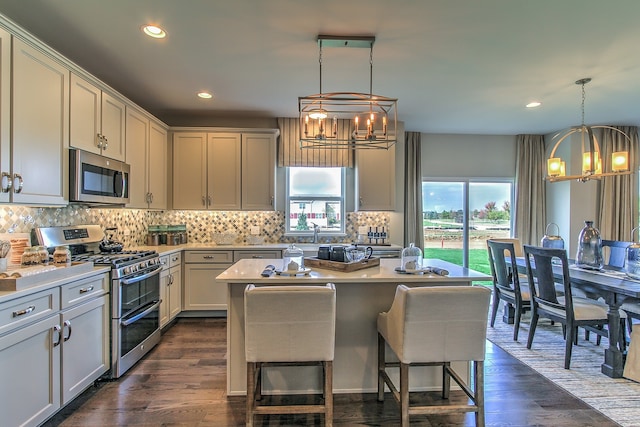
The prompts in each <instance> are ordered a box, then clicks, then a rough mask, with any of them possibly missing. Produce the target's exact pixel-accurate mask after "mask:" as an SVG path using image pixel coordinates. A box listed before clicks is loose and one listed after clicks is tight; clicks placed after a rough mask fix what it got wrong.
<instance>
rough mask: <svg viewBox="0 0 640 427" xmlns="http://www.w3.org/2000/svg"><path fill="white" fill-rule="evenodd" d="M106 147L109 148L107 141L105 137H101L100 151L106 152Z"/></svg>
mask: <svg viewBox="0 0 640 427" xmlns="http://www.w3.org/2000/svg"><path fill="white" fill-rule="evenodd" d="M108 146H109V140H108V139H107V137H106V136H104V135H102V149H103V150H106V149H107V147H108Z"/></svg>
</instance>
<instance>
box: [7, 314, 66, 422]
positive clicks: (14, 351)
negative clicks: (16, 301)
mask: <svg viewBox="0 0 640 427" xmlns="http://www.w3.org/2000/svg"><path fill="white" fill-rule="evenodd" d="M59 326H60V315H59V314H55V315H53V316H50V317H47V318H45V319H43V320H41V321H39V322H36V323H34V324H31V325H29V326H27V327H24V328H21V329H19V330H17V331H15V332H12V333H9V334H6V335H3V336H2V337H0V378H2V381H0V413H1V414H2V423H1V424H2V425H6V426H37V425H40V424H41V423H42V422H43V421H44V420H46V419H47V418H49V417H50V416H51V415H53V414H54V413H55V412H57V411H58V409H59V408H60V353H61V351H60V349H61V345H60V343H61V340H62V336H61V335H60V332H58V329H59ZM56 328H57V329H56Z"/></svg>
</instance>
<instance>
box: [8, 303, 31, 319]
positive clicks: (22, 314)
mask: <svg viewBox="0 0 640 427" xmlns="http://www.w3.org/2000/svg"><path fill="white" fill-rule="evenodd" d="M35 309H36V306H35V305H30V306H29V307H27V308H25V309H24V310H18V311H14V312H13V317H20V316H24V315H25V314H29V313H31V312H32V311H33V310H35Z"/></svg>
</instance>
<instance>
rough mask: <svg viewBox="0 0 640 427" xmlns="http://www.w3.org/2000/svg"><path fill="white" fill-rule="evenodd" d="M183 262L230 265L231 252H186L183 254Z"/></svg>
mask: <svg viewBox="0 0 640 427" xmlns="http://www.w3.org/2000/svg"><path fill="white" fill-rule="evenodd" d="M184 262H185V263H187V264H193V263H211V264H218V263H231V262H233V251H187V252H185V254H184Z"/></svg>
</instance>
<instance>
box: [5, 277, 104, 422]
mask: <svg viewBox="0 0 640 427" xmlns="http://www.w3.org/2000/svg"><path fill="white" fill-rule="evenodd" d="M108 286H109V280H108V275H107V274H106V273H103V274H100V275H96V276H91V277H89V278H85V279H82V280H78V281H73V282H70V283H68V284H65V285H63V286H61V287H56V288H52V289H50V290H47V291H43V292H39V293H35V294H33V295H29V296H26V297H21V298H17V299H15V300H11V301H6V302H3V303H2V304H0V313H1V314H2V316H0V318H1V319H3V320H0V331H2V332H4V331H5V330H6V331H7V332H6V333H3V334H2V335H0V378H2V381H0V413H2V423H1V424H2V425H11V426H37V425H40V424H41V423H42V422H43V421H45V420H46V419H47V418H49V417H50V416H52V415H53V414H55V413H56V412H57V411H58V410H59V409H60V408H61V407H63V406H64V405H66V404H67V403H69V402H70V401H71V400H72V399H73V398H75V397H76V396H78V394H80V393H81V392H82V391H84V390H85V389H86V388H87V387H88V386H90V385H91V384H92V383H93V382H94V381H95V380H96V379H98V378H99V377H100V376H101V375H102V374H104V373H105V372H106V371H107V370H108V369H109V318H110V312H109V295H108ZM61 301H62V303H61ZM42 307H44V310H42ZM44 315H46V317H43V316H44ZM6 319H9V320H8V321H7V320H6Z"/></svg>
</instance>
